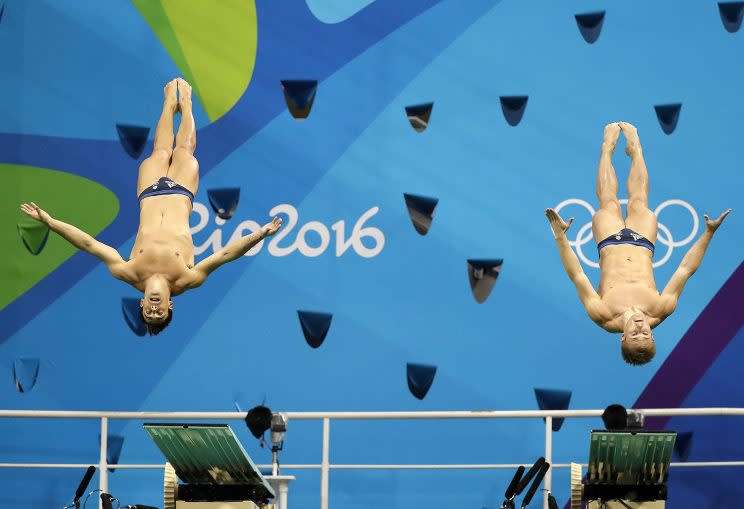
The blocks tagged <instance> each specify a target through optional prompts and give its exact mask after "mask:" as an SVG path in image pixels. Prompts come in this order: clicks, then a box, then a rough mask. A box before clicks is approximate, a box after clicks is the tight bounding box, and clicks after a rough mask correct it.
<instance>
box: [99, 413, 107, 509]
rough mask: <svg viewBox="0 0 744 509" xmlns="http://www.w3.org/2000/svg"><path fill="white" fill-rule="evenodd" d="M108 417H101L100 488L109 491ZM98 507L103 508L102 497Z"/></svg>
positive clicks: (102, 490)
mask: <svg viewBox="0 0 744 509" xmlns="http://www.w3.org/2000/svg"><path fill="white" fill-rule="evenodd" d="M107 451H108V417H101V455H100V457H99V460H98V488H99V489H100V490H101V492H105V493H108V459H107V458H106V453H107ZM98 509H103V502H102V501H101V497H98Z"/></svg>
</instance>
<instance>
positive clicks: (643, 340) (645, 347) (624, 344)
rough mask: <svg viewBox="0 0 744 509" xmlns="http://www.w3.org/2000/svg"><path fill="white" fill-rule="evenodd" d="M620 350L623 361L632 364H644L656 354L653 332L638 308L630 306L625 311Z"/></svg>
mask: <svg viewBox="0 0 744 509" xmlns="http://www.w3.org/2000/svg"><path fill="white" fill-rule="evenodd" d="M620 351H621V353H622V355H623V359H625V362H627V363H628V364H633V365H640V364H646V363H647V362H650V361H651V359H653V358H654V355H656V345H655V343H654V333H653V332H652V331H651V325H649V323H648V318H647V317H646V315H645V314H644V313H643V311H641V310H640V309H637V308H632V309H630V310H629V311H628V312H626V315H625V325H623V335H622V336H621V337H620Z"/></svg>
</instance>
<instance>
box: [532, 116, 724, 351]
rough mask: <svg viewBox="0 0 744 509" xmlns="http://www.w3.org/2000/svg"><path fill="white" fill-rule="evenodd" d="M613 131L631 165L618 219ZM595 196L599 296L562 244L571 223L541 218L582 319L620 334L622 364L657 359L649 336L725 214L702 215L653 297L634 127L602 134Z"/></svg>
mask: <svg viewBox="0 0 744 509" xmlns="http://www.w3.org/2000/svg"><path fill="white" fill-rule="evenodd" d="M620 131H622V132H623V134H624V135H625V139H626V142H627V143H626V149H625V151H626V152H627V154H628V155H629V156H630V158H631V164H630V174H629V176H628V182H627V184H628V207H627V217H625V218H623V214H622V210H621V208H620V201H619V200H618V199H617V176H616V175H615V169H614V168H613V166H612V154H613V152H614V151H615V145H616V144H617V139H618V137H619V136H620ZM597 197H598V198H599V210H598V211H597V212H596V214H594V218H593V219H592V232H593V234H594V240H595V241H596V242H597V249H598V250H599V255H600V256H599V267H600V270H601V272H602V274H601V278H600V282H599V291H598V292H597V291H595V290H594V287H593V286H592V284H591V282H590V281H589V279H588V278H587V277H586V274H584V271H583V270H582V268H581V264H580V263H579V260H578V259H577V258H576V254H575V253H574V252H573V250H572V249H571V247H570V246H569V244H568V240H567V239H566V230H568V228H569V226H571V222H572V221H573V218H571V219H569V220H568V222H565V221H563V219H561V217H560V216H559V215H558V213H557V212H556V211H555V210H553V209H547V210H546V211H545V215H546V216H547V217H548V220H549V221H550V227H551V229H552V230H553V235H554V236H555V240H556V243H557V244H558V251H559V252H560V255H561V261H562V262H563V265H564V267H565V269H566V273H567V274H568V276H569V277H570V278H571V281H573V283H574V284H575V285H576V289H577V290H578V293H579V297H580V298H581V302H582V303H583V304H584V307H585V308H586V312H587V314H588V315H589V317H590V318H591V319H592V320H593V321H594V322H595V323H596V324H597V325H599V326H600V327H602V328H603V329H605V330H606V331H608V332H621V333H622V336H621V337H620V345H621V353H622V356H623V358H624V359H625V361H626V362H628V363H630V364H645V363H647V362H649V361H650V360H651V359H652V358H653V356H654V354H655V353H656V346H655V344H654V334H653V332H652V330H651V329H653V328H654V327H656V326H657V325H659V324H660V323H661V322H662V321H664V319H665V318H667V317H668V316H669V315H671V314H672V313H673V312H674V309H675V307H676V306H677V301H678V299H679V296H680V294H681V293H682V289H683V288H684V286H685V283H686V282H687V280H688V279H689V278H690V276H692V275H693V274H694V273H695V271H696V270H697V269H698V267H699V266H700V262H701V261H702V260H703V255H704V254H705V250H706V249H707V248H708V244H709V243H710V241H711V239H712V238H713V234H714V233H715V232H716V230H717V229H718V227H719V226H720V225H721V222H722V221H723V220H724V218H725V217H726V216H727V215H728V213H729V212H731V209H728V210H727V211H726V212H724V213H723V214H721V216H720V217H719V218H718V219H716V220H715V221H711V220H710V218H709V217H708V216H707V215H706V216H705V231H704V232H703V234H702V235H701V236H700V237H699V238H698V240H697V241H696V242H695V244H694V245H693V246H692V247H691V248H690V250H689V251H688V252H687V254H686V255H685V256H684V258H682V262H681V263H680V265H679V268H678V269H677V271H676V272H675V273H674V275H672V277H671V279H670V280H669V283H668V284H667V285H666V287H665V288H664V291H663V292H661V294H660V293H659V291H658V290H657V289H656V282H655V281H654V270H653V266H652V258H653V254H654V244H655V242H656V230H657V224H658V222H657V219H656V215H655V214H654V213H653V212H652V211H651V210H649V208H648V172H647V170H646V163H645V161H644V159H643V150H642V149H641V142H640V139H639V138H638V133H637V131H636V128H635V127H634V126H632V125H630V124H628V123H627V122H619V123H614V124H609V125H607V126H606V127H605V131H604V142H603V144H602V152H601V156H600V159H599V168H598V170H597Z"/></svg>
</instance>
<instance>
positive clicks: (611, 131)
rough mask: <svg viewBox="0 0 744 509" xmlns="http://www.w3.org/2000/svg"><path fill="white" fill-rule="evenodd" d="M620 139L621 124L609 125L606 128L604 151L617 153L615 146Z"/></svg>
mask: <svg viewBox="0 0 744 509" xmlns="http://www.w3.org/2000/svg"><path fill="white" fill-rule="evenodd" d="M619 137H620V124H618V123H617V122H613V123H612V124H607V125H606V126H605V128H604V141H603V142H602V150H607V151H609V152H614V151H615V145H617V139H618V138H619Z"/></svg>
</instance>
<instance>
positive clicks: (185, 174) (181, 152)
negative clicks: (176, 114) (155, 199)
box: [168, 78, 199, 194]
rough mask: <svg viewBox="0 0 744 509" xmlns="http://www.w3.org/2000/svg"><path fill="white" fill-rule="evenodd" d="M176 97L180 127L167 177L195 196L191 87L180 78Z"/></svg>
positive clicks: (196, 176) (196, 178) (196, 177)
mask: <svg viewBox="0 0 744 509" xmlns="http://www.w3.org/2000/svg"><path fill="white" fill-rule="evenodd" d="M178 95H179V98H178V106H179V108H180V110H181V125H180V126H179V128H178V134H176V148H175V150H174V151H173V159H172V161H171V165H170V167H169V168H168V177H170V178H171V179H173V181H175V182H176V183H178V184H181V185H182V186H183V187H185V188H186V189H188V190H189V191H191V192H192V193H194V194H196V192H197V191H198V190H199V162H198V161H197V160H196V158H195V157H194V151H195V150H196V125H195V124H194V114H193V112H192V109H191V85H189V84H188V83H187V82H186V81H185V80H183V79H181V78H178Z"/></svg>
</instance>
